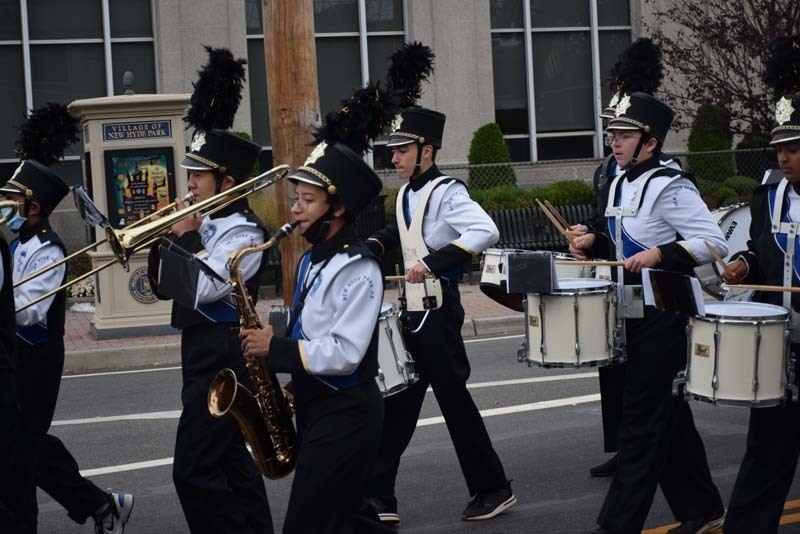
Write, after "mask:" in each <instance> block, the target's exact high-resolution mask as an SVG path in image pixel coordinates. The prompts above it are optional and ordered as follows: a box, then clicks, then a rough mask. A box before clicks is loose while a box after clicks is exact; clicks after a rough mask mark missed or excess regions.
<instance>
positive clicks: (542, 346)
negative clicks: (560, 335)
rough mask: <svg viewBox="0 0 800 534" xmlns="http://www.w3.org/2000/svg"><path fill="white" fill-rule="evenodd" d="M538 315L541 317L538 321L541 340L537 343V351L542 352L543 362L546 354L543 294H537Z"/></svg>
mask: <svg viewBox="0 0 800 534" xmlns="http://www.w3.org/2000/svg"><path fill="white" fill-rule="evenodd" d="M539 317H540V318H541V320H540V323H541V325H542V342H541V344H540V345H539V351H540V352H541V354H542V362H544V357H545V356H546V355H547V341H546V340H545V337H544V336H545V324H544V295H540V296H539Z"/></svg>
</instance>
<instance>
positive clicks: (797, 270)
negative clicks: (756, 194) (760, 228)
mask: <svg viewBox="0 0 800 534" xmlns="http://www.w3.org/2000/svg"><path fill="white" fill-rule="evenodd" d="M777 193H778V188H777V187H773V188H771V189H770V190H769V195H768V198H769V212H770V213H772V210H773V209H774V207H775V197H776V196H777ZM791 203H792V201H791V200H790V199H789V196H788V195H787V196H786V202H785V203H784V205H783V213H781V222H785V223H788V222H794V221H793V220H792V218H791V217H790V216H789V207H790V206H791ZM773 235H774V236H775V244H776V245H778V248H780V249H781V251H782V252H783V253H784V254H786V245H787V237H786V234H782V233H780V232H778V233H775V234H773ZM794 275H795V276H797V277H798V278H800V239H795V242H794Z"/></svg>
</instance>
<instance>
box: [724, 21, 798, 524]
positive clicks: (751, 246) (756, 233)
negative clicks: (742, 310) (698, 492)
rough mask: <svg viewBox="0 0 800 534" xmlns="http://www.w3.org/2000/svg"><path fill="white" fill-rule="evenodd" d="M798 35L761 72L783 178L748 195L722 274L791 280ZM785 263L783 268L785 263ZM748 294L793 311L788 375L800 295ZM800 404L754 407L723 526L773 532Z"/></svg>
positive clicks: (780, 43) (731, 278)
mask: <svg viewBox="0 0 800 534" xmlns="http://www.w3.org/2000/svg"><path fill="white" fill-rule="evenodd" d="M798 73H800V35H795V36H793V37H781V38H778V39H776V40H775V41H773V43H772V44H771V46H770V55H769V57H768V60H767V63H766V71H765V75H764V80H765V81H766V82H767V83H768V84H769V85H771V86H773V87H774V89H775V91H776V94H777V95H780V96H781V98H780V100H779V101H778V104H777V107H776V113H775V119H776V122H777V126H776V127H775V128H774V129H773V130H772V140H771V142H770V144H771V145H772V146H774V147H775V149H776V151H777V153H778V165H779V166H780V170H781V172H782V173H783V179H782V180H780V181H778V182H775V183H769V184H765V185H762V186H761V187H759V188H758V189H756V191H755V193H754V194H753V199H752V200H751V202H750V214H751V218H752V222H751V223H750V241H748V243H747V250H746V251H743V252H740V253H738V254H736V255H735V256H734V258H735V259H734V261H733V262H732V263H731V264H729V266H728V268H727V269H726V271H725V273H724V274H723V278H724V280H725V281H726V282H727V283H729V284H737V283H740V282H742V281H744V282H747V283H755V284H772V285H779V286H787V287H789V286H798V285H800V280H798V272H800V271H798V269H800V261H798V256H797V254H798V243H797V240H796V237H795V236H796V233H797V230H796V228H795V226H794V224H793V223H794V221H798V220H800V74H798ZM785 266H788V269H785ZM753 301H755V302H766V303H770V304H777V305H783V306H784V307H785V308H787V309H789V310H791V312H792V320H793V325H792V336H791V353H792V357H793V358H795V360H794V362H793V363H794V368H793V371H794V376H795V377H797V376H800V373H799V372H800V366H799V365H798V362H797V360H796V358H797V355H798V353H800V345H799V344H798V338H797V336H796V335H795V332H797V328H798V315H797V313H798V311H800V295H798V294H797V293H789V292H784V293H777V292H763V291H757V292H755V294H754V295H753ZM798 421H800V404H798V403H797V402H791V401H790V402H788V403H787V404H786V405H785V406H778V407H773V408H753V409H751V410H750V427H749V430H748V433H747V450H746V451H745V455H744V458H743V459H742V464H741V467H740V468H739V475H738V476H737V478H736V483H735V485H734V487H733V493H732V495H731V500H730V504H729V508H728V514H727V518H726V519H725V527H724V530H725V533H726V534H740V533H741V534H744V533H748V534H750V533H753V532H758V533H759V534H768V533H771V532H777V531H778V526H779V522H780V518H781V514H782V513H783V505H784V501H785V500H786V496H787V494H788V493H789V489H790V488H791V486H792V482H793V480H794V474H795V471H796V469H797V459H798V456H800V425H798Z"/></svg>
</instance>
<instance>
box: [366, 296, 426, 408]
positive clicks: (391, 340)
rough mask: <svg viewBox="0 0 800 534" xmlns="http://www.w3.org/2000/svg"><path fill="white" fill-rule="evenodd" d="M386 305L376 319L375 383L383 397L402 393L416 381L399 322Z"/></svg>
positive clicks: (392, 308)
mask: <svg viewBox="0 0 800 534" xmlns="http://www.w3.org/2000/svg"><path fill="white" fill-rule="evenodd" d="M388 306H389V307H387V305H386V304H384V305H383V307H382V308H381V315H380V317H379V319H378V376H377V377H376V378H375V381H376V382H377V383H378V388H379V389H380V390H381V393H383V396H384V397H388V396H390V395H394V394H395V393H398V392H400V391H403V390H404V389H406V388H407V387H408V386H410V385H412V384H414V383H415V382H416V381H417V373H416V371H415V370H414V360H413V359H412V358H411V355H410V354H409V353H408V352H407V351H406V346H405V343H404V341H403V336H402V334H401V329H400V320H399V319H398V315H397V312H396V311H395V310H394V307H393V306H391V305H388Z"/></svg>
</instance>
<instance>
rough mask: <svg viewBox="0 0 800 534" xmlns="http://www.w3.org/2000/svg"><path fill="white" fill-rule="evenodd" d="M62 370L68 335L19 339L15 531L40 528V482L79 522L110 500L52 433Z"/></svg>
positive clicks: (32, 530) (30, 531)
mask: <svg viewBox="0 0 800 534" xmlns="http://www.w3.org/2000/svg"><path fill="white" fill-rule="evenodd" d="M63 370H64V341H63V338H61V339H58V340H56V341H51V342H49V343H48V344H46V345H36V346H30V345H26V344H24V343H22V342H20V343H19V346H18V364H17V380H18V389H19V395H20V406H21V410H22V412H21V413H22V422H21V423H22V432H21V433H20V436H19V440H20V447H19V450H18V453H17V459H16V462H15V468H16V469H19V473H20V475H19V476H20V488H19V503H18V506H19V508H18V514H17V530H16V532H20V533H22V532H24V533H26V534H27V533H35V532H36V531H37V529H36V525H37V516H38V513H39V509H38V506H37V502H36V487H37V486H38V487H40V488H42V490H44V491H45V492H46V493H47V494H49V495H50V496H51V497H52V498H53V499H54V500H55V501H57V502H58V503H59V504H61V506H63V507H64V509H66V511H67V513H68V515H69V517H70V518H71V519H72V520H74V521H75V522H77V523H84V522H85V521H86V519H87V518H88V517H89V516H90V515H92V514H93V513H96V512H97V511H98V510H99V509H100V508H102V507H103V506H104V505H105V504H106V503H107V502H108V496H107V494H106V492H104V491H103V490H101V489H100V488H98V487H97V486H95V485H94V484H93V483H92V482H90V481H89V480H88V479H86V478H84V477H82V476H81V474H80V472H79V470H78V464H77V462H76V461H75V458H73V456H72V454H70V452H69V451H68V450H67V448H66V447H65V446H64V444H63V443H62V442H61V440H59V439H58V438H57V437H55V436H52V435H50V434H48V433H47V432H48V431H49V429H50V424H51V423H52V421H53V414H54V413H55V409H56V402H57V400H58V392H59V389H60V386H61V374H62V372H63Z"/></svg>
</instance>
